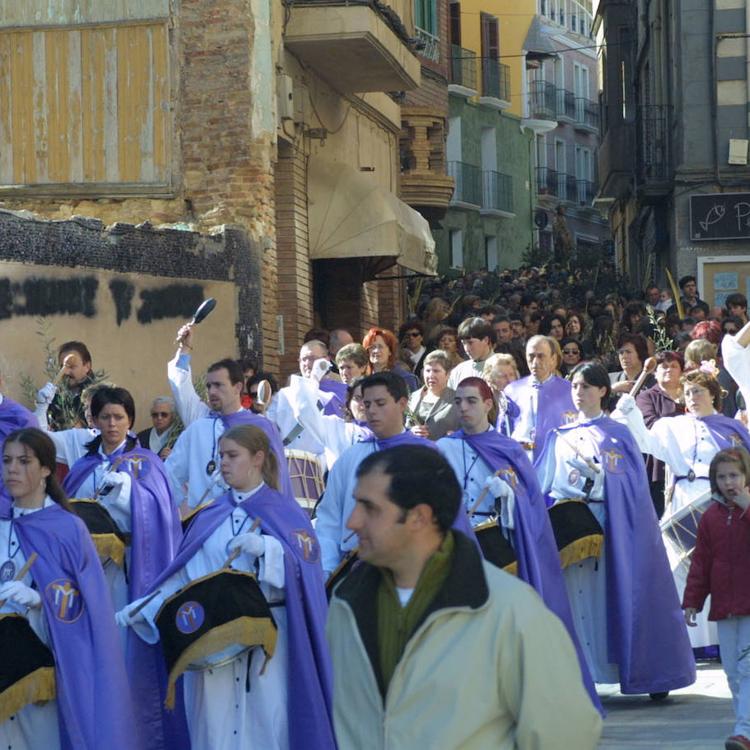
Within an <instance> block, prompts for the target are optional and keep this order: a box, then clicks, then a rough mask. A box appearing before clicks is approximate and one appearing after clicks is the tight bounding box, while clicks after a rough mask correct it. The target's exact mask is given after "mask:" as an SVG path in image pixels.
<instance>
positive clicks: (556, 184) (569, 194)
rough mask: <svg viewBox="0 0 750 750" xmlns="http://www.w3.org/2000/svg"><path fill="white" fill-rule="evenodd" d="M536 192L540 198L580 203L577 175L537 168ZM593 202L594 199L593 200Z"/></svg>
mask: <svg viewBox="0 0 750 750" xmlns="http://www.w3.org/2000/svg"><path fill="white" fill-rule="evenodd" d="M536 192H537V196H538V197H539V198H543V197H548V198H556V199H557V200H558V201H567V202H568V203H576V202H577V201H578V180H577V179H576V177H575V175H572V174H565V173H564V172H558V171H557V170H556V169H550V168H549V167H537V168H536ZM592 200H593V198H592Z"/></svg>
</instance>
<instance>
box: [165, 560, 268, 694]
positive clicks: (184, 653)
mask: <svg viewBox="0 0 750 750" xmlns="http://www.w3.org/2000/svg"><path fill="white" fill-rule="evenodd" d="M155 622H156V626H157V628H158V629H159V635H160V638H161V643H162V651H163V653H164V659H165V661H166V666H167V672H168V673H169V681H168V684H167V699H166V701H165V703H166V706H167V708H173V707H174V699H175V682H176V681H177V679H178V678H179V677H180V675H181V674H182V673H183V672H185V671H187V670H203V669H216V668H218V667H220V666H222V665H224V664H227V663H229V662H231V661H232V660H234V659H236V658H237V657H238V656H240V655H241V654H242V653H244V652H245V651H248V650H250V649H252V648H255V647H256V646H260V647H261V648H262V649H263V651H264V652H265V655H266V658H267V659H270V658H271V657H272V656H273V654H274V651H275V649H276V638H277V629H276V622H275V621H274V619H273V615H272V614H271V609H270V607H269V606H268V602H267V601H266V598H265V597H264V596H263V592H262V591H261V590H260V586H258V581H257V580H256V578H255V576H254V575H253V574H252V573H246V572H244V571H240V570H232V569H231V568H222V569H221V570H219V571H218V572H216V573H211V574H210V575H207V576H204V577H203V578H198V579H197V580H195V581H192V582H191V583H190V584H188V585H187V586H186V587H185V588H183V589H181V590H180V591H178V592H176V593H175V594H173V595H172V596H170V597H169V598H168V599H167V600H166V601H165V602H164V604H163V605H162V606H161V609H160V610H159V612H158V613H157V615H156V618H155Z"/></svg>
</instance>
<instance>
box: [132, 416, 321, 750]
mask: <svg viewBox="0 0 750 750" xmlns="http://www.w3.org/2000/svg"><path fill="white" fill-rule="evenodd" d="M220 451H221V472H222V477H223V478H224V480H225V481H226V483H227V484H228V485H229V486H230V487H231V488H232V489H231V490H230V492H229V493H227V494H225V495H222V496H221V497H220V498H218V499H217V500H215V501H213V502H212V503H211V504H209V505H208V506H206V507H205V508H204V509H203V510H201V511H200V512H199V513H197V514H196V515H195V517H194V518H193V520H192V521H191V523H190V526H189V527H188V530H187V532H186V535H185V538H184V540H183V543H182V545H181V547H180V550H179V552H178V553H177V556H176V557H175V559H174V561H173V562H172V564H171V565H170V566H169V567H168V568H167V570H165V571H164V573H163V575H162V576H160V578H159V579H158V580H157V581H156V582H155V583H154V586H153V589H154V591H155V592H157V595H156V597H155V598H153V599H151V598H150V596H147V597H145V598H144V600H143V601H144V602H145V605H144V606H143V607H142V609H140V611H138V612H135V610H136V606H132V605H131V606H128V607H126V608H124V609H123V610H122V611H121V612H119V613H118V615H117V618H118V621H119V622H120V623H121V624H123V625H130V626H132V627H133V628H134V629H135V631H136V632H137V633H138V635H140V636H141V637H142V638H143V639H144V640H146V641H148V642H149V643H153V642H156V641H157V640H158V639H159V638H160V634H159V631H158V629H157V628H156V625H155V619H156V616H157V614H158V612H159V610H160V609H161V607H162V604H163V603H164V601H165V599H167V598H168V597H169V596H170V595H171V594H173V593H174V592H175V591H177V590H178V589H181V588H184V587H185V586H186V585H188V584H189V583H191V582H192V581H194V580H196V579H199V578H204V577H205V576H208V575H210V574H211V573H214V572H216V571H218V570H220V569H221V568H222V567H223V566H224V565H225V563H226V561H227V556H228V555H230V554H231V553H232V552H233V551H235V550H237V551H239V552H240V553H241V554H239V556H238V557H236V559H234V560H233V561H232V562H231V565H232V568H234V569H237V570H244V571H246V572H252V573H255V575H256V577H257V580H258V582H259V585H260V587H261V590H262V592H263V594H264V596H265V597H266V599H267V601H268V603H269V605H270V607H271V612H272V613H273V617H274V620H275V622H276V624H277V627H278V641H277V645H276V651H275V653H274V655H273V657H272V658H271V659H270V661H269V663H268V665H267V667H266V668H265V670H264V669H263V665H264V660H265V657H264V654H263V652H262V651H261V649H259V648H257V649H254V650H252V651H251V652H250V653H247V652H245V653H240V654H239V655H237V656H234V658H231V659H229V660H228V663H227V660H226V659H224V658H223V655H224V652H221V654H220V655H219V656H217V659H218V660H219V661H221V662H223V663H222V664H220V665H218V666H216V667H214V668H212V669H210V670H203V671H200V672H188V673H186V674H185V676H184V691H185V703H186V711H187V716H188V723H189V729H190V741H191V746H192V748H193V750H209V748H210V750H250V749H251V748H262V749H263V750H284V749H285V748H293V749H294V748H305V749H307V748H310V749H311V750H328V749H329V748H334V747H335V743H334V738H333V729H332V724H331V674H330V664H329V657H328V652H327V647H326V644H325V641H324V627H325V616H326V596H325V590H324V586H323V575H322V570H321V567H320V549H319V547H318V544H317V539H316V538H315V532H314V531H313V529H312V526H311V525H310V522H309V520H308V518H307V516H306V514H305V513H304V512H303V511H302V510H301V508H300V507H299V506H298V505H297V503H296V502H295V501H294V500H293V499H292V498H290V497H289V496H286V495H282V494H280V493H279V492H278V491H277V490H276V489H275V487H276V484H277V481H278V480H277V473H276V468H277V467H276V459H275V455H274V453H273V451H272V450H271V449H270V446H269V441H268V438H267V436H266V435H265V434H264V433H263V431H262V430H260V429H259V428H257V427H253V426H249V425H241V426H238V427H235V428H233V429H231V430H229V431H227V432H226V433H225V434H224V435H223V436H222V438H221V442H220ZM131 613H134V614H131Z"/></svg>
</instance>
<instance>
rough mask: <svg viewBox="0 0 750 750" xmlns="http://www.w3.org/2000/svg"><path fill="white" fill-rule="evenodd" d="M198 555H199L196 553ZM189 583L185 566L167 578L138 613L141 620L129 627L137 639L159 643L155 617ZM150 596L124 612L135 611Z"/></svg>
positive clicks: (136, 601) (133, 603) (138, 600)
mask: <svg viewBox="0 0 750 750" xmlns="http://www.w3.org/2000/svg"><path fill="white" fill-rule="evenodd" d="M198 554H199V553H198ZM188 583H190V578H189V576H188V574H187V566H185V567H184V568H181V569H180V570H178V571H177V572H176V573H175V574H174V575H173V576H171V577H170V578H167V580H166V581H164V583H162V585H161V586H160V587H159V589H158V592H159V593H158V594H157V595H156V596H155V597H154V598H153V599H152V600H151V601H150V602H149V603H148V604H146V606H145V607H143V609H142V610H141V611H140V614H141V615H142V616H143V619H142V620H141V619H139V620H137V621H136V622H134V623H133V625H131V627H132V628H133V630H134V631H135V632H136V634H137V635H138V637H139V638H140V639H141V640H143V641H145V642H146V643H158V641H159V628H157V627H156V616H157V615H158V614H159V610H160V609H161V607H162V605H163V604H164V602H165V601H166V600H167V599H169V597H170V596H172V594H174V593H175V591H178V590H179V589H181V588H183V587H184V586H186V585H187V584H188ZM149 596H151V594H146V596H142V597H141V598H140V599H136V600H135V601H133V602H130V604H128V605H127V606H126V607H125V610H126V611H128V612H129V611H130V610H132V609H135V608H136V607H137V606H138V605H139V604H140V602H142V601H143V600H144V599H148V597H149Z"/></svg>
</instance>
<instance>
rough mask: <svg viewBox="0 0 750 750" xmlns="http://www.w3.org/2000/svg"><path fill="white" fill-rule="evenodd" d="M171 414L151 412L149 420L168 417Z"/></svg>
mask: <svg viewBox="0 0 750 750" xmlns="http://www.w3.org/2000/svg"><path fill="white" fill-rule="evenodd" d="M170 413H171V412H168V411H152V412H151V418H152V419H156V418H157V417H168V416H169V415H170Z"/></svg>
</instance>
